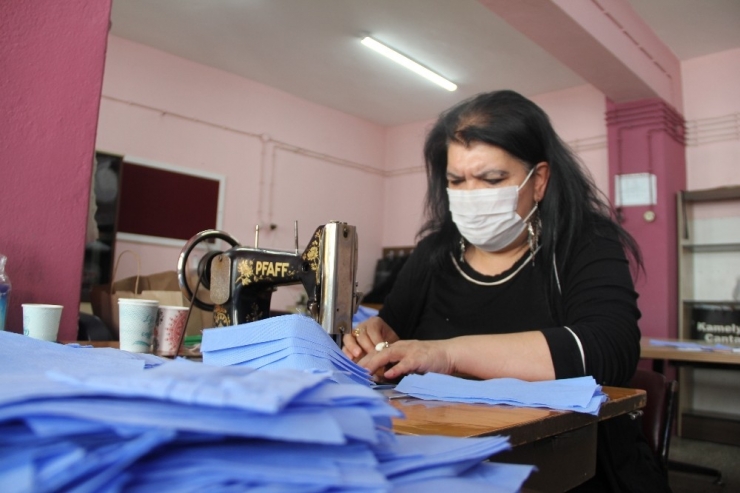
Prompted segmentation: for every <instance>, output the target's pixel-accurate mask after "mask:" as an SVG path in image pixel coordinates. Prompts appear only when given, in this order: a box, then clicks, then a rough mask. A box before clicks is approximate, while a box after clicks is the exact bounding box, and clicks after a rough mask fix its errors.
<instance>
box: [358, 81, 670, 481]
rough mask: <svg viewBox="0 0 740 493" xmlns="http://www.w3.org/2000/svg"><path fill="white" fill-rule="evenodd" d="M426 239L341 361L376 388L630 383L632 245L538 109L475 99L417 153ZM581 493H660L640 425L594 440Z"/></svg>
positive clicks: (634, 345) (440, 124)
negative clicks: (426, 378) (378, 383)
mask: <svg viewBox="0 0 740 493" xmlns="http://www.w3.org/2000/svg"><path fill="white" fill-rule="evenodd" d="M424 155H425V159H426V168H427V177H428V189H427V197H426V212H427V218H428V220H427V222H426V224H425V225H424V227H423V228H422V230H421V232H420V236H421V237H422V240H421V241H420V242H419V244H418V245H417V247H416V248H415V250H414V253H413V254H412V256H411V258H409V260H408V261H407V262H406V265H405V266H404V268H403V270H402V271H401V273H400V274H399V277H398V279H397V281H396V283H395V285H394V287H393V289H392V291H391V292H390V294H389V295H388V297H387V298H386V300H385V303H384V306H383V308H382V309H381V311H380V313H379V316H378V317H374V318H371V319H370V320H367V321H366V322H364V323H363V324H361V325H359V326H358V327H357V328H356V329H355V330H354V331H353V334H352V335H346V336H345V337H344V351H345V353H346V354H347V355H348V356H350V357H351V358H353V359H354V360H355V361H358V362H359V363H360V364H361V365H363V366H365V367H366V368H368V369H369V370H370V371H371V372H373V373H375V372H377V371H379V370H380V371H381V372H382V374H383V377H385V378H386V379H395V378H398V377H400V376H403V375H405V374H408V373H425V372H437V373H447V374H453V373H454V374H463V375H469V376H472V377H475V378H482V379H488V378H497V377H514V378H520V379H524V380H548V379H555V378H571V377H578V376H583V375H592V376H593V377H594V378H595V379H596V380H597V381H598V382H599V383H601V384H603V385H611V386H624V385H626V384H627V383H628V382H629V380H630V378H631V377H632V374H633V373H634V370H635V368H636V365H637V360H638V359H639V354H640V345H639V341H640V330H639V328H638V326H637V320H638V319H639V317H640V312H639V310H638V309H637V304H636V299H637V294H636V293H635V291H634V287H633V283H632V277H631V275H630V269H629V261H628V259H627V256H626V255H625V250H626V251H627V252H629V254H630V256H631V257H632V259H633V260H634V261H635V265H636V266H638V267H639V266H641V259H640V254H639V250H638V248H637V245H636V244H635V242H634V240H633V239H632V238H631V237H630V235H629V234H628V233H627V232H626V231H624V229H622V228H621V227H620V226H619V225H618V224H617V223H616V222H614V221H613V220H612V219H611V217H610V214H609V208H608V206H607V205H606V203H605V202H604V201H602V200H601V199H600V197H599V194H598V192H597V190H596V188H595V186H594V185H593V183H592V182H591V180H590V179H589V178H588V177H587V175H586V174H585V173H584V172H583V171H582V169H581V167H580V166H579V165H578V162H577V160H576V159H575V158H574V156H573V155H572V154H571V153H570V151H569V150H568V149H567V148H566V146H565V145H564V144H563V142H562V141H561V140H560V138H559V137H558V136H557V134H556V133H555V131H554V130H553V128H552V126H551V125H550V122H549V119H548V117H547V115H546V114H545V113H544V112H543V111H542V110H541V109H540V108H539V107H538V106H537V105H535V104H534V103H532V102H531V101H529V100H527V99H526V98H524V97H522V96H521V95H519V94H517V93H515V92H512V91H498V92H493V93H487V94H481V95H479V96H477V97H474V98H472V99H469V100H467V101H463V102H462V103H460V104H458V105H457V106H455V107H453V108H452V109H450V110H449V111H447V112H445V113H443V114H442V115H441V117H440V118H439V120H438V121H437V123H436V124H435V126H434V127H433V128H432V130H431V131H430V133H429V135H428V136H427V140H426V143H425V146H424ZM598 443H599V458H598V466H597V475H596V477H595V478H594V479H593V480H591V481H589V482H588V483H586V484H585V485H583V486H582V487H581V490H583V491H651V492H654V491H667V490H668V487H667V483H666V479H665V474H664V472H663V471H661V470H660V468H659V466H658V465H657V462H656V461H655V458H654V457H653V456H652V453H651V451H650V449H649V448H648V446H647V444H646V443H645V442H644V440H642V439H641V433H640V430H639V426H638V424H637V422H635V421H632V420H630V419H629V418H628V417H624V418H623V419H615V420H610V421H609V422H608V423H607V424H606V425H602V426H601V429H600V430H599V441H598Z"/></svg>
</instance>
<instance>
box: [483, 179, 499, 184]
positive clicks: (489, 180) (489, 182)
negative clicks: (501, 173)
mask: <svg viewBox="0 0 740 493" xmlns="http://www.w3.org/2000/svg"><path fill="white" fill-rule="evenodd" d="M483 181H485V182H486V183H488V184H489V185H498V184H499V183H501V182H502V181H503V179H501V178H489V179H488V180H483Z"/></svg>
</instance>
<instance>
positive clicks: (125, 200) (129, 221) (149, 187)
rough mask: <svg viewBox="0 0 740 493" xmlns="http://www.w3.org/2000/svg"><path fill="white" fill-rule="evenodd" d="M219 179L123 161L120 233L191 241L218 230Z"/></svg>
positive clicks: (119, 217)
mask: <svg viewBox="0 0 740 493" xmlns="http://www.w3.org/2000/svg"><path fill="white" fill-rule="evenodd" d="M218 190H219V181H218V180H213V179H209V178H203V177H200V176H193V175H188V174H184V173H178V172H176V171H169V170H164V169H159V168H152V167H149V166H142V165H138V164H132V163H127V162H124V163H123V171H122V176H121V198H120V204H119V207H118V232H120V233H134V234H139V235H149V236H160V237H164V238H176V239H180V240H188V239H190V238H191V237H192V236H193V235H195V234H196V233H198V232H199V231H203V230H204V229H215V228H216V221H217V216H218Z"/></svg>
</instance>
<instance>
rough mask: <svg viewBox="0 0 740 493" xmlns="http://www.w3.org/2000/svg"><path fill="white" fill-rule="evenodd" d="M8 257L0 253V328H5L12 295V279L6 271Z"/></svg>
mask: <svg viewBox="0 0 740 493" xmlns="http://www.w3.org/2000/svg"><path fill="white" fill-rule="evenodd" d="M7 260H8V258H7V257H6V256H5V255H3V254H2V253H0V330H5V314H6V313H7V311H8V297H9V296H10V287H11V284H10V279H9V278H8V275H7V274H6V273H5V262H6V261H7Z"/></svg>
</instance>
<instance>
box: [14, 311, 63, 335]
mask: <svg viewBox="0 0 740 493" xmlns="http://www.w3.org/2000/svg"><path fill="white" fill-rule="evenodd" d="M21 306H22V307H23V335H27V336H29V337H33V338H34V339H41V340H42V341H52V342H55V341H56V340H57V334H59V321H60V320H61V318H62V308H63V306H62V305H42V304H38V303H24V304H22V305H21Z"/></svg>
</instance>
